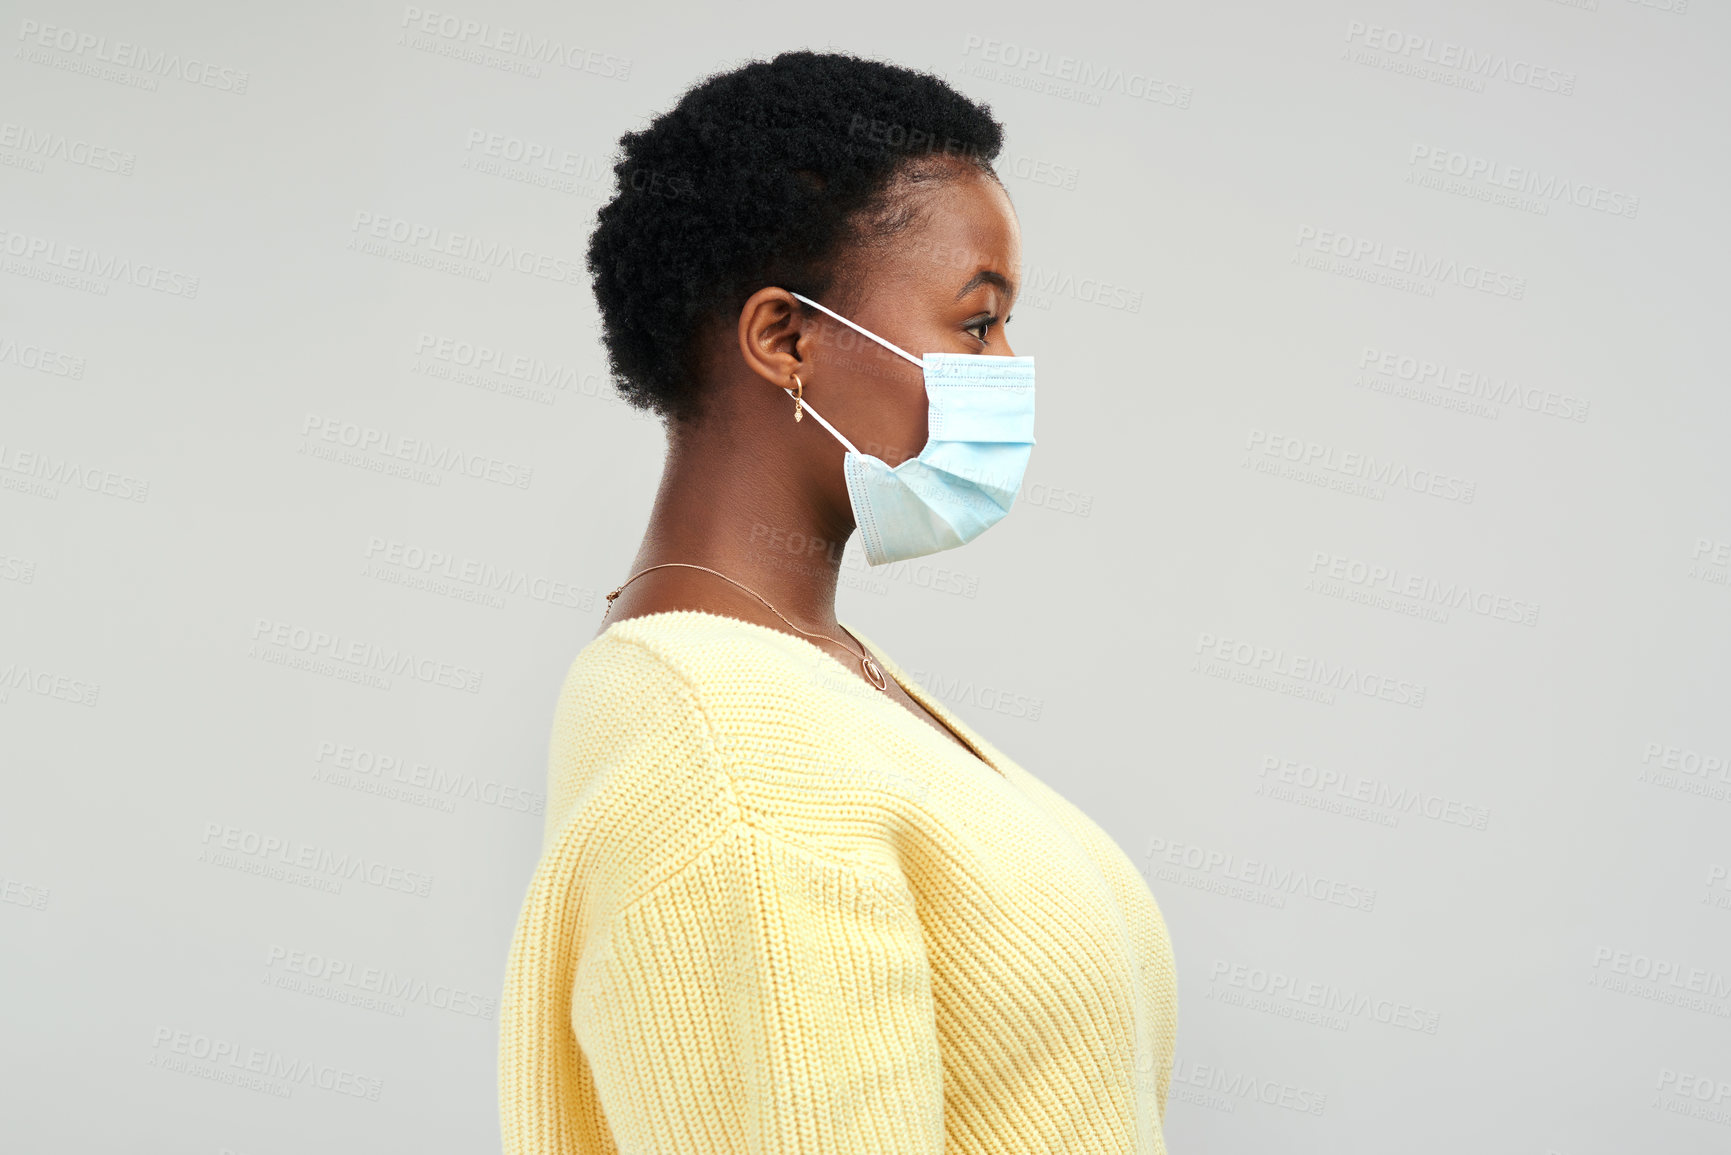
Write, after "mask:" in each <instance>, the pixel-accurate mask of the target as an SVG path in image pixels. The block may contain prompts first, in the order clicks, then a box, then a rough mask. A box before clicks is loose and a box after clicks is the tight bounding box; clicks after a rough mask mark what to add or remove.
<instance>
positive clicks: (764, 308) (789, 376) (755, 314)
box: [739, 288, 812, 389]
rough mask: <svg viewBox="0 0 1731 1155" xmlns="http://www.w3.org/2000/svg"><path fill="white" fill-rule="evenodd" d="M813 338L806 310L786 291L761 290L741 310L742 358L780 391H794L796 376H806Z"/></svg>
mask: <svg viewBox="0 0 1731 1155" xmlns="http://www.w3.org/2000/svg"><path fill="white" fill-rule="evenodd" d="M811 337H812V332H811V329H810V322H809V321H807V320H806V317H805V313H804V310H802V309H801V307H800V304H799V302H798V301H796V300H795V299H794V297H793V294H792V293H789V292H788V291H787V290H786V289H777V288H767V289H759V290H758V291H757V292H755V293H753V294H752V295H751V296H750V297H749V298H747V299H746V302H745V305H744V307H742V308H741V309H740V310H739V352H740V356H742V357H743V358H744V359H745V363H746V364H747V365H748V366H750V367H751V371H752V372H753V373H755V374H757V375H758V376H759V377H761V378H763V379H764V380H765V381H767V382H769V383H770V384H771V385H774V386H775V387H776V388H778V389H791V388H793V376H794V374H795V373H800V374H805V373H806V369H807V363H806V360H805V357H804V353H805V351H806V349H809V347H810V342H811ZM802 346H803V348H802Z"/></svg>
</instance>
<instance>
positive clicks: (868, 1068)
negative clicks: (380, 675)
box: [499, 610, 1177, 1155]
mask: <svg viewBox="0 0 1731 1155" xmlns="http://www.w3.org/2000/svg"><path fill="white" fill-rule="evenodd" d="M853 632H854V634H855V636H859V637H861V640H862V641H864V642H865V644H866V645H867V647H868V648H869V649H870V650H871V651H872V653H873V654H874V656H875V657H876V658H877V659H878V661H879V662H880V663H881V664H882V666H883V668H884V669H885V670H886V671H887V672H888V673H889V674H890V675H891V676H892V677H895V678H896V679H897V680H899V681H900V682H901V683H902V685H903V686H904V687H905V688H906V689H907V691H908V692H909V694H911V695H912V696H913V697H914V698H915V699H916V700H918V701H920V702H921V703H922V704H923V705H924V706H926V708H927V709H929V710H931V711H932V712H933V713H934V714H936V715H937V716H938V717H939V718H941V719H942V720H943V721H944V722H946V723H947V724H948V725H949V726H950V727H951V728H953V729H954V730H955V731H956V732H957V733H959V734H960V735H961V736H962V737H963V738H965V739H966V740H967V741H968V742H969V743H970V745H971V746H972V747H973V748H974V749H975V750H977V751H978V752H979V753H980V754H982V755H983V756H984V758H985V759H986V761H985V762H982V761H981V760H980V759H979V758H976V757H974V756H973V755H972V754H970V753H969V752H968V751H966V750H964V749H962V748H961V747H959V746H957V745H956V744H955V743H954V742H952V741H951V740H950V739H948V738H947V737H945V736H944V735H943V734H941V733H940V732H938V731H937V730H935V729H934V728H933V727H932V726H931V725H930V723H928V722H926V721H924V720H923V719H921V718H918V717H916V716H915V715H914V714H912V713H911V712H909V711H908V710H907V708H906V707H904V706H902V705H900V704H899V703H898V702H896V701H895V700H894V699H892V698H890V697H889V696H888V695H887V694H883V693H880V692H879V691H877V690H875V689H873V688H872V687H871V686H869V685H867V684H866V683H865V682H864V681H863V680H862V679H860V678H859V677H858V676H857V675H855V674H853V673H852V672H850V671H849V669H847V668H846V667H844V666H843V665H842V664H841V663H840V662H839V661H838V660H837V659H836V658H835V657H832V656H831V655H830V654H829V653H827V652H826V651H824V650H822V649H820V648H818V647H817V646H816V645H814V644H813V643H811V642H808V641H806V640H804V639H802V638H798V637H794V636H793V635H790V634H786V633H783V632H781V631H779V630H772V629H769V628H767V627H765V626H760V625H755V624H753V623H749V622H742V621H739V620H736V619H734V618H728V617H722V616H719V615H715V614H709V613H703V612H699V611H695V610H680V611H675V612H669V613H659V614H651V615H648V616H645V617H641V618H633V619H628V620H625V621H621V622H619V623H617V624H615V625H613V626H611V627H609V628H608V629H607V630H606V631H605V632H604V633H603V634H602V635H601V636H600V637H598V638H595V639H594V640H593V641H591V642H590V643H589V644H588V645H587V646H585V647H584V649H583V651H582V652H581V653H580V654H578V655H577V658H576V660H575V661H574V662H573V663H572V665H571V668H570V672H569V674H568V675H567V677H566V680H565V684H564V687H563V689H562V691H561V693H560V697H559V703H558V707H557V710H556V713H555V720H554V726H553V736H552V744H551V751H550V761H549V767H548V799H547V823H546V829H545V832H544V843H543V851H542V857H541V861H540V864H539V866H538V867H537V869H536V872H535V876H534V879H533V881H532V882H531V883H530V886H529V890H528V894H527V896H526V897H525V899H524V902H523V907H522V911H521V914H520V916H519V919H518V924H517V931H516V936H515V939H514V941H513V943H512V947H511V955H510V960H509V969H508V974H507V977H506V984H505V992H504V995H505V997H504V1001H503V1005H502V1008H501V1023H500V1054H499V1060H500V1066H499V1103H500V1120H501V1127H502V1131H503V1136H504V1148H505V1151H506V1152H508V1153H510V1155H528V1153H530V1152H533V1153H535V1155H603V1153H606V1155H612V1153H614V1152H618V1153H621V1155H651V1153H653V1155H721V1153H728V1155H731V1153H735V1152H738V1153H742V1155H745V1153H749V1155H793V1153H795V1152H798V1153H801V1155H815V1153H819V1152H823V1153H828V1152H836V1153H841V1152H845V1153H849V1155H938V1153H939V1152H949V1153H952V1155H955V1153H969V1155H972V1153H975V1152H978V1153H980V1155H1046V1153H1050V1155H1090V1153H1095V1152H1100V1153H1105V1152H1111V1153H1113V1155H1127V1153H1131V1152H1135V1153H1137V1155H1164V1152H1165V1149H1166V1148H1165V1144H1164V1141H1163V1139H1162V1135H1161V1121H1162V1118H1163V1116H1164V1113H1165V1108H1166V1091H1167V1086H1168V1084H1169V1082H1170V1079H1171V1072H1172V1048H1173V1041H1174V1037H1175V1031H1176V1026H1177V991H1176V981H1175V972H1174V969H1173V960H1172V948H1171V944H1170V942H1169V940H1168V938H1167V934H1166V927H1165V923H1164V921H1163V920H1162V918H1161V915H1160V910H1159V907H1158V906H1157V905H1156V904H1155V901H1154V897H1153V895H1151V894H1150V893H1149V891H1148V888H1147V886H1146V884H1145V883H1144V882H1143V879H1142V877H1141V875H1140V874H1138V873H1137V870H1136V867H1135V865H1134V864H1133V863H1132V862H1131V861H1130V859H1129V858H1128V857H1127V856H1126V855H1125V854H1124V852H1123V851H1122V850H1121V849H1120V848H1119V847H1118V846H1117V845H1116V844H1115V843H1114V842H1113V841H1112V840H1111V838H1109V837H1108V836H1107V835H1106V834H1105V832H1104V831H1102V830H1101V829H1100V828H1099V827H1098V826H1097V825H1096V824H1095V823H1094V822H1093V821H1091V820H1090V819H1089V818H1088V817H1087V816H1086V815H1084V814H1083V813H1082V812H1081V811H1080V810H1078V809H1076V807H1075V806H1073V805H1071V804H1070V803H1069V802H1068V801H1066V800H1065V799H1064V798H1062V797H1061V796H1060V795H1058V794H1057V793H1056V792H1054V791H1053V790H1052V789H1051V788H1050V787H1048V786H1046V785H1045V784H1044V783H1043V782H1042V781H1041V780H1040V779H1039V778H1036V777H1034V776H1033V775H1031V774H1029V773H1028V772H1026V771H1025V770H1023V769H1022V768H1021V767H1019V766H1017V765H1016V764H1015V763H1014V762H1012V761H1011V760H1010V759H1008V758H1006V757H1005V756H1004V755H1003V754H1002V753H1001V752H1000V751H999V750H997V749H996V748H995V747H993V746H992V745H991V744H990V743H988V742H987V741H986V740H985V739H983V738H982V737H980V736H979V735H978V734H976V733H975V732H974V731H973V730H972V729H971V728H969V727H968V726H967V725H966V724H965V723H963V722H962V721H961V720H960V719H959V718H957V717H956V716H955V715H953V714H952V713H950V711H949V710H948V709H947V708H945V707H944V706H943V704H942V703H940V702H939V701H938V700H937V699H935V698H934V697H933V696H932V695H931V694H929V693H927V692H926V691H925V690H924V689H923V688H922V687H920V686H918V685H916V684H915V683H914V682H912V681H910V680H909V678H908V677H907V675H906V674H905V673H903V672H902V670H901V669H900V668H899V667H898V666H896V664H895V663H894V662H892V661H890V659H889V658H887V657H886V656H885V655H884V654H883V652H882V651H881V650H879V649H878V648H877V646H875V645H873V644H872V643H871V641H870V639H867V638H864V637H863V635H860V634H859V631H857V630H854V631H853ZM987 763H989V765H988V764H987Z"/></svg>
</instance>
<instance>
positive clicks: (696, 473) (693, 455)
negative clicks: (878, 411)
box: [630, 410, 854, 633]
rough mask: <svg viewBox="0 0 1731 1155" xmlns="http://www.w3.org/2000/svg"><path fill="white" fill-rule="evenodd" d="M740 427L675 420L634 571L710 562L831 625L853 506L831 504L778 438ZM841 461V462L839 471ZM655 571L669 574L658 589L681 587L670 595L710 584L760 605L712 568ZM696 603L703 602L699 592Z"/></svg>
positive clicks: (817, 626) (794, 613)
mask: <svg viewBox="0 0 1731 1155" xmlns="http://www.w3.org/2000/svg"><path fill="white" fill-rule="evenodd" d="M778 412H779V410H778ZM736 432H737V430H729V429H726V428H715V429H711V430H705V431H702V432H696V431H684V430H681V429H680V428H679V427H678V426H677V425H675V426H673V427H672V429H670V432H669V435H668V452H667V461H666V464H665V465H664V467H663V469H662V473H661V486H660V488H659V489H658V490H657V492H656V495H655V506H654V509H653V510H652V511H651V513H650V516H649V525H648V528H647V529H646V530H645V532H644V535H643V544H642V545H641V547H639V549H638V551H637V557H636V559H635V560H634V561H633V563H632V566H631V570H630V572H631V573H637V572H638V571H640V570H642V569H644V568H645V567H647V566H652V565H657V564H660V563H663V562H685V563H688V564H692V565H701V566H707V567H709V568H710V569H713V570H717V571H719V572H721V573H723V574H726V575H727V576H728V577H730V578H732V579H733V580H734V581H736V582H739V583H741V584H742V585H744V586H746V587H747V588H749V589H750V590H753V591H755V592H756V593H758V594H759V595H761V596H762V597H763V598H764V599H765V600H766V601H768V602H769V604H770V605H772V606H774V607H775V609H776V610H779V611H780V612H781V613H782V614H784V615H786V616H787V618H788V619H789V620H791V621H792V622H794V623H796V624H797V625H799V626H801V627H803V628H805V629H808V630H818V631H824V632H831V633H833V632H834V631H835V630H836V628H837V627H836V619H835V590H836V582H837V577H838V575H839V573H840V570H841V560H842V553H843V549H844V548H845V546H846V544H847V539H848V536H849V535H850V534H852V533H853V529H854V525H853V513H852V510H851V509H847V508H843V509H840V510H837V509H834V508H830V507H829V506H830V503H829V502H828V501H827V500H826V499H825V497H824V495H823V494H822V493H820V492H819V491H818V489H817V488H816V487H814V486H811V485H809V484H807V483H805V482H804V481H803V480H802V479H801V478H800V477H799V476H798V475H797V474H795V473H794V472H792V471H790V470H789V469H788V468H786V467H785V466H782V465H780V464H779V462H780V460H781V458H780V457H779V455H778V454H777V453H776V452H775V451H774V447H773V446H766V445H764V444H763V443H762V442H761V440H759V439H755V438H752V437H740V436H736V435H735V433H736ZM824 436H825V437H828V434H824ZM837 449H838V451H839V449H840V446H837ZM839 468H840V466H839V462H838V463H837V469H838V473H839ZM655 577H658V578H662V579H663V581H664V583H665V584H663V585H660V586H658V587H657V588H658V589H665V590H669V591H677V593H675V594H674V595H673V596H676V597H678V598H680V600H687V599H702V598H705V597H707V596H709V591H711V590H713V591H714V596H715V597H716V599H717V602H718V604H721V605H726V606H731V605H735V604H737V603H738V599H739V598H744V599H746V601H747V602H750V603H753V604H757V605H759V606H760V607H761V603H757V602H756V599H755V598H752V597H751V596H750V595H749V594H746V593H744V592H743V591H741V590H740V589H739V588H738V587H737V586H732V585H730V584H729V583H727V582H724V581H722V580H721V579H720V578H718V577H715V576H713V575H711V574H704V573H700V572H697V571H693V570H683V569H677V568H670V569H667V570H658V571H656V575H655ZM652 580H655V578H648V577H646V578H644V579H641V580H640V581H639V582H637V583H634V584H636V585H647V584H648V583H649V582H650V581H652ZM692 608H700V609H701V608H705V607H704V606H703V605H702V604H701V602H699V604H697V605H695V606H693V607H692ZM764 612H765V613H769V611H767V610H766V611H764ZM771 616H772V617H773V615H771Z"/></svg>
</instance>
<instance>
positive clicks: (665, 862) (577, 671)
mask: <svg viewBox="0 0 1731 1155" xmlns="http://www.w3.org/2000/svg"><path fill="white" fill-rule="evenodd" d="M875 693H876V691H874V690H872V689H871V688H870V687H868V686H866V685H865V683H864V682H863V680H861V679H858V678H853V677H851V676H850V675H849V674H848V672H847V670H846V669H845V668H844V667H842V666H841V664H840V663H839V662H837V661H836V660H835V659H834V658H832V657H830V656H829V655H828V654H826V653H825V652H823V651H821V650H819V649H817V648H816V647H815V646H813V645H811V644H810V643H807V642H804V641H802V640H801V639H799V638H797V637H793V636H791V635H787V634H783V633H782V632H780V631H777V630H771V629H769V628H767V627H764V626H758V625H754V624H752V623H748V622H742V621H739V620H737V619H732V618H724V617H720V616H718V615H714V614H708V613H704V612H700V611H679V612H669V613H658V614H650V615H646V616H644V617H640V618H630V619H626V620H624V621H621V622H618V623H616V624H615V625H612V626H610V627H608V629H607V630H606V631H605V632H604V633H602V634H601V635H600V636H599V637H596V638H595V639H593V640H592V641H590V642H589V644H588V645H586V646H585V647H584V648H583V649H582V651H581V652H580V653H578V655H577V656H576V658H575V659H574V660H573V661H572V663H571V666H570V668H569V670H568V671H567V673H566V675H565V679H564V682H563V684H562V686H561V687H560V691H559V699H558V703H557V705H556V707H555V710H554V718H553V730H552V736H551V740H550V742H549V748H548V783H547V819H546V827H545V845H544V853H548V854H555V855H558V856H560V857H564V858H568V859H570V860H571V862H572V864H573V865H575V863H576V862H578V861H581V862H584V863H586V864H587V866H586V867H585V869H594V870H597V871H600V872H601V873H605V874H614V873H617V875H618V878H619V881H621V882H624V881H625V880H627V879H630V880H634V882H633V883H632V888H633V889H634V888H635V886H636V885H637V884H652V883H653V881H654V880H655V878H657V877H658V876H659V875H661V874H663V873H666V872H670V871H672V870H675V869H677V867H678V866H679V865H680V864H681V863H684V862H686V861H688V860H690V859H691V858H692V857H693V856H694V855H696V854H697V853H698V852H699V851H700V850H701V849H702V848H704V847H706V846H709V845H712V844H714V843H715V842H717V840H719V839H721V838H722V837H723V836H724V835H726V834H727V833H728V832H729V830H730V829H731V828H733V827H734V826H736V825H739V824H741V823H744V824H747V825H752V826H761V827H771V828H778V829H779V828H780V826H781V822H780V820H779V817H778V816H779V815H782V814H785V813H786V812H787V810H788V809H789V808H790V806H792V804H793V803H795V802H798V803H801V804H813V805H816V804H818V803H821V802H822V800H823V799H824V797H825V795H826V788H829V789H833V787H834V785H835V771H836V755H837V747H838V742H839V741H840V740H841V739H843V738H845V735H843V734H841V733H839V727H840V725H841V723H840V722H839V721H838V720H839V719H846V718H847V717H849V707H848V703H849V701H850V698H849V696H850V695H851V696H860V697H863V696H864V695H866V694H875ZM766 791H768V793H766ZM794 808H796V809H804V808H805V805H801V806H798V807H794ZM816 808H817V809H818V810H820V811H822V810H825V809H826V808H825V807H823V806H821V805H817V807H816ZM821 825H827V824H821ZM807 833H808V835H811V834H814V833H816V832H807ZM806 841H808V842H811V843H812V844H813V849H819V850H821V849H823V848H824V844H827V843H829V841H830V839H828V838H822V837H811V836H808V838H807V839H806Z"/></svg>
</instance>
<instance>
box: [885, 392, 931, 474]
mask: <svg viewBox="0 0 1731 1155" xmlns="http://www.w3.org/2000/svg"><path fill="white" fill-rule="evenodd" d="M887 408H889V410H890V411H889V412H886V413H885V414H884V419H883V421H882V426H883V430H882V432H883V441H884V445H883V447H882V449H880V450H879V451H878V453H877V456H879V457H881V458H883V459H884V461H885V462H886V463H888V464H889V466H890V467H891V468H892V469H893V468H894V467H895V466H897V465H900V464H901V463H902V462H904V461H906V460H908V459H909V458H911V457H918V456H919V455H920V450H922V449H924V448H925V447H926V435H927V430H926V387H925V383H924V382H923V381H915V382H913V383H911V384H910V385H907V386H904V387H902V388H900V389H898V390H896V393H895V404H894V405H893V406H890V407H887Z"/></svg>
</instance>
